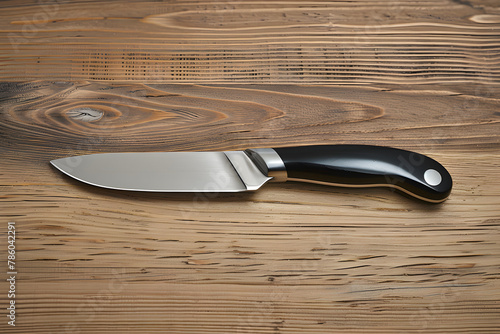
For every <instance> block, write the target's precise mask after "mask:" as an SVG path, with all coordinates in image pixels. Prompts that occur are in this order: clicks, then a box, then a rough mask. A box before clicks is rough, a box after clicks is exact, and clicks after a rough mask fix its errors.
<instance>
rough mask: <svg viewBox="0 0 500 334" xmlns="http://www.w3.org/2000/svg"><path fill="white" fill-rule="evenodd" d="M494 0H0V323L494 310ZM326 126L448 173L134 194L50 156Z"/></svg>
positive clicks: (303, 139)
mask: <svg viewBox="0 0 500 334" xmlns="http://www.w3.org/2000/svg"><path fill="white" fill-rule="evenodd" d="M498 5H499V4H498V1H496V0H490V1H488V0H485V1H476V0H471V1H462V0H460V1H448V0H446V1H444V0H443V1H408V2H402V1H401V2H400V1H388V2H386V1H376V0H372V1H369V0H366V1H364V0H360V1H331V2H327V1H295V2H293V1H245V2H236V1H231V2H229V1H214V2H201V1H185V2H174V1H170V2H168V1H167V2H139V1H136V2H129V3H124V2H119V1H77V2H66V1H44V2H40V1H3V2H2V3H1V4H0V8H1V10H0V81H1V82H2V83H1V84H0V142H1V145H0V161H1V162H0V166H1V169H0V217H1V220H0V230H1V231H2V233H1V239H0V261H1V262H2V263H4V264H5V265H2V268H3V269H2V274H1V277H2V279H1V283H0V301H1V305H2V307H1V309H2V310H3V311H1V312H0V314H1V317H0V319H2V320H1V322H0V332H2V333H30V334H31V333H159V332H165V333H353V332H363V333H364V332H366V333H494V332H498V331H500V283H499V282H500V281H499V279H500V265H499V264H500V262H499V258H500V172H499V167H500V126H499V122H500V80H499V77H500V8H499V6H498ZM331 143H357V144H377V145H388V146H394V147H398V148H403V149H410V150H415V151H418V152H420V153H424V154H427V155H429V156H431V157H433V158H435V159H437V160H438V161H440V162H441V163H442V164H443V165H444V166H446V167H447V168H448V169H449V171H450V173H451V174H452V176H453V178H454V182H455V183H454V189H453V192H452V194H451V197H450V198H449V199H448V200H447V201H446V202H445V203H443V204H440V205H432V204H426V203H422V202H418V201H416V200H412V199H409V198H405V197H402V196H401V195H399V194H396V193H393V192H391V191H390V190H385V189H367V190H363V189H343V188H334V187H326V186H320V185H312V184H299V183H285V184H268V185H266V186H265V187H263V188H262V189H261V190H259V191H258V192H253V193H239V194H216V195H213V196H212V195H207V194H181V195H179V194H137V193H130V192H120V191H112V190H105V189H99V188H96V187H92V186H88V185H84V184H81V183H79V182H77V181H74V180H72V179H70V178H68V177H65V176H63V175H61V174H60V173H59V172H58V171H56V170H55V169H54V168H51V167H50V165H49V163H48V162H49V160H51V159H55V158H60V157H65V156H72V155H80V154H88V153H98V152H120V151H193V150H203V151H209V150H233V149H234V150H238V149H245V148H249V147H276V146H285V145H306V144H331ZM9 221H12V222H15V223H16V231H17V235H16V237H17V239H16V240H17V242H16V247H17V259H16V269H17V271H18V274H17V275H16V299H15V300H16V327H11V326H9V325H7V321H8V318H7V317H6V315H7V311H6V310H5V308H6V306H7V305H8V304H7V303H9V301H10V299H9V298H7V292H8V290H9V286H8V284H7V282H6V281H5V279H6V278H7V277H8V276H7V275H6V274H5V272H6V271H7V270H6V264H7V233H6V232H7V223H8V222H9Z"/></svg>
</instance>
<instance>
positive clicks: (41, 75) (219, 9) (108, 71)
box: [0, 0, 500, 85]
mask: <svg viewBox="0 0 500 334" xmlns="http://www.w3.org/2000/svg"><path fill="white" fill-rule="evenodd" d="M4 3H5V5H3V6H4V8H3V9H2V11H1V13H0V38H1V40H0V41H1V42H0V62H1V64H2V65H3V66H2V68H1V69H0V71H1V72H0V74H1V76H2V78H3V79H5V80H14V81H18V80H40V79H41V80H45V79H47V78H54V79H57V80H86V79H93V80H100V81H108V80H113V81H116V80H120V81H137V80H140V81H141V82H162V83H164V82H166V81H168V82H191V83H193V82H197V83H215V82H218V83H227V82H233V83H282V84H284V83H298V84H304V83H306V84H371V83H393V84H403V85H407V84H429V83H440V82H483V83H485V82H497V83H498V79H499V75H500V67H499V61H498V60H499V58H498V53H499V50H500V42H499V39H498V36H499V33H500V26H499V24H498V23H499V22H500V14H499V13H498V10H497V9H496V7H495V5H496V3H495V1H494V0H491V1H467V2H464V1H448V0H441V1H429V0H420V1H373V0H359V1H349V2H345V1H338V2H331V1H308V2H297V1H295V2H293V1H265V2H263V1H245V2H226V1H214V2H199V1H189V2H176V1H168V2H146V3H144V2H141V1H133V2H127V4H126V5H123V4H121V3H119V2H114V1H108V2H103V1H85V2H79V3H65V2H62V1H57V0H53V1H47V2H38V1H5V2H4ZM22 3H24V4H22ZM14 58H15V61H13V59H14Z"/></svg>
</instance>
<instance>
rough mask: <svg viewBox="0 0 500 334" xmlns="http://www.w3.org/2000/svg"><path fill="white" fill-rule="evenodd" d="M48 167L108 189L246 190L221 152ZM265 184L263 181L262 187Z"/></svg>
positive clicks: (83, 160) (107, 157)
mask: <svg viewBox="0 0 500 334" xmlns="http://www.w3.org/2000/svg"><path fill="white" fill-rule="evenodd" d="M241 154H244V153H243V152H241ZM51 163H52V164H53V165H54V166H55V167H56V168H58V169H59V170H60V171H62V172H63V173H65V174H67V175H69V176H71V177H73V178H75V179H77V180H79V181H82V182H85V183H88V184H91V185H95V186H99V187H104V188H111V189H119V190H133V191H151V192H237V191H245V190H248V189H247V186H246V185H245V183H244V182H243V181H242V180H241V178H240V176H239V175H238V173H237V172H236V171H235V169H234V167H233V165H232V164H231V162H230V161H229V160H228V158H227V157H226V155H225V154H224V153H223V152H147V153H104V154H92V155H83V156H77V157H69V158H63V159H58V160H53V161H51ZM262 176H263V175H262ZM265 181H267V178H266V179H265V180H264V182H262V184H263V183H265Z"/></svg>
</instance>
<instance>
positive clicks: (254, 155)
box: [245, 148, 288, 182]
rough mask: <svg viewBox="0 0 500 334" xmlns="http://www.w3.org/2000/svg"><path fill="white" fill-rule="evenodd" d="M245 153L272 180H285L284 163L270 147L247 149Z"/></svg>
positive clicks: (286, 175) (286, 176)
mask: <svg viewBox="0 0 500 334" xmlns="http://www.w3.org/2000/svg"><path fill="white" fill-rule="evenodd" d="M245 153H246V154H247V155H248V156H249V157H250V159H251V160H252V161H253V162H254V163H255V165H256V166H257V168H259V170H260V171H261V172H262V173H264V174H265V175H267V176H269V177H272V178H273V179H272V181H273V182H285V181H286V180H287V179H288V174H287V172H286V167H285V163H284V162H283V160H281V157H280V156H279V155H278V153H276V151H275V150H273V149H272V148H254V149H248V150H245Z"/></svg>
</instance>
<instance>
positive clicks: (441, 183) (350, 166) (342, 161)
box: [274, 145, 453, 203]
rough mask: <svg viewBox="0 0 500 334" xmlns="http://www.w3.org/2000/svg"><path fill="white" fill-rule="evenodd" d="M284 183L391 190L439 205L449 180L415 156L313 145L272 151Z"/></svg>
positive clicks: (434, 164)
mask: <svg viewBox="0 0 500 334" xmlns="http://www.w3.org/2000/svg"><path fill="white" fill-rule="evenodd" d="M274 150H275V151H276V153H277V154H278V155H279V156H280V157H281V159H282V160H283V163H284V165H285V168H286V173H287V180H293V181H303V182H312V183H325V184H329V185H337V186H344V187H378V186H382V187H391V188H394V189H396V190H399V191H402V192H405V193H407V194H410V195H412V196H414V197H416V198H419V199H421V200H424V201H428V202H434V203H439V202H442V201H444V200H445V199H446V198H447V197H448V195H449V194H450V192H451V188H452V184H453V182H452V179H451V176H450V174H449V173H448V171H447V170H446V169H445V168H444V167H443V166H442V165H441V164H440V163H438V162H437V161H435V160H433V159H431V158H429V157H427V156H425V155H422V154H419V153H415V152H410V151H405V150H400V149H396V148H391V147H382V146H370V145H316V146H300V147H281V148H275V149H274Z"/></svg>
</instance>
